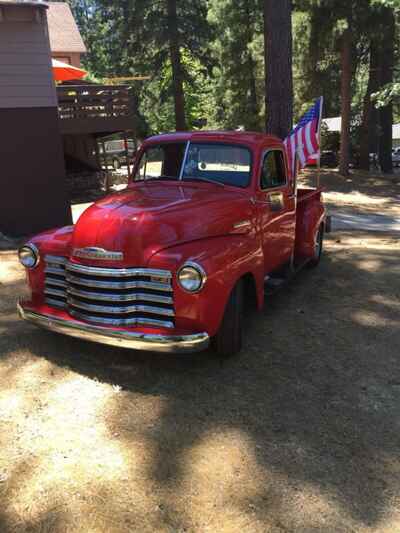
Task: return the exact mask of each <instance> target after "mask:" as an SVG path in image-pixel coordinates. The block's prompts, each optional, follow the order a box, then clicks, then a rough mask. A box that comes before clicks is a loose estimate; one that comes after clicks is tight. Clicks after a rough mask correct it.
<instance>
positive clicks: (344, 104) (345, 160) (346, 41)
mask: <svg viewBox="0 0 400 533" xmlns="http://www.w3.org/2000/svg"><path fill="white" fill-rule="evenodd" d="M340 56H341V67H342V75H341V108H342V111H341V115H342V129H341V135H340V162H339V172H340V174H342V176H348V175H349V164H350V120H351V73H352V39H351V30H350V24H349V28H347V29H346V30H345V31H344V32H343V35H342V42H341V50H340Z"/></svg>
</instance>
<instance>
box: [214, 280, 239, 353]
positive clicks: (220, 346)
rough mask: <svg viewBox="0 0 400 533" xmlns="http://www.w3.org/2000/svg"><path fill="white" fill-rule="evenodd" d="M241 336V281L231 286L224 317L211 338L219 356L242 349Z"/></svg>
mask: <svg viewBox="0 0 400 533" xmlns="http://www.w3.org/2000/svg"><path fill="white" fill-rule="evenodd" d="M242 336H243V283H242V281H239V282H238V283H237V284H236V285H235V287H234V288H233V290H232V292H231V295H230V296H229V300H228V303H227V305H226V308H225V313H224V318H223V319H222V324H221V326H220V328H219V330H218V333H217V334H216V335H215V337H214V338H213V345H214V350H215V351H216V353H217V355H219V356H220V357H223V358H226V357H230V356H232V355H235V354H237V353H238V352H240V350H241V349H242Z"/></svg>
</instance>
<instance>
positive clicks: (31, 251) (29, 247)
mask: <svg viewBox="0 0 400 533" xmlns="http://www.w3.org/2000/svg"><path fill="white" fill-rule="evenodd" d="M23 254H27V255H25V259H24V255H23ZM28 257H30V258H31V261H29V260H27V259H28ZM18 259H19V262H20V263H21V265H22V266H23V267H25V268H27V269H29V270H33V269H34V268H36V267H37V266H38V264H39V261H40V254H39V250H38V249H37V247H36V246H35V245H34V244H32V243H29V244H24V246H22V247H21V248H20V249H19V250H18Z"/></svg>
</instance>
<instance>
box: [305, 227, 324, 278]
mask: <svg viewBox="0 0 400 533" xmlns="http://www.w3.org/2000/svg"><path fill="white" fill-rule="evenodd" d="M323 246H324V227H323V226H322V225H321V226H320V227H319V229H318V233H317V234H316V236H315V241H314V254H313V256H312V258H311V260H310V262H309V263H308V265H309V266H310V268H314V267H316V266H318V265H319V262H320V261H321V256H322V250H323Z"/></svg>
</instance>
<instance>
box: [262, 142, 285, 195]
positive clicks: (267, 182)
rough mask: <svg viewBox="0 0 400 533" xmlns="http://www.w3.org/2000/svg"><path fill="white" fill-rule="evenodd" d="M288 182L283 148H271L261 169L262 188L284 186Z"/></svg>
mask: <svg viewBox="0 0 400 533" xmlns="http://www.w3.org/2000/svg"><path fill="white" fill-rule="evenodd" d="M285 184H286V170H285V160H284V158H283V153H282V151H281V150H271V151H270V152H268V153H267V154H266V155H265V157H264V161H263V165H262V169H261V180H260V187H261V189H272V188H274V187H282V186H283V185H285Z"/></svg>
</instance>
